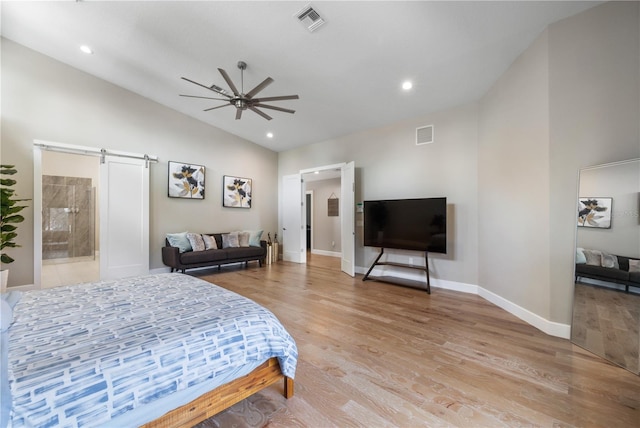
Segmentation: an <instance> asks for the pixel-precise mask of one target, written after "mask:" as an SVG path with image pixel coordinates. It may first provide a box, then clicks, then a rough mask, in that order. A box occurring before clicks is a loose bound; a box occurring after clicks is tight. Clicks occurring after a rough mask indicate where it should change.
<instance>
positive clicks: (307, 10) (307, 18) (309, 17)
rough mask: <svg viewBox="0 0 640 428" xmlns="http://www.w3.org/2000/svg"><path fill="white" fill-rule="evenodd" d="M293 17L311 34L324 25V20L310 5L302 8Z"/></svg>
mask: <svg viewBox="0 0 640 428" xmlns="http://www.w3.org/2000/svg"><path fill="white" fill-rule="evenodd" d="M295 16H296V18H298V20H299V21H300V22H302V24H303V25H304V26H305V27H307V30H309V32H311V33H313V32H314V31H315V30H317V29H318V28H319V27H320V26H321V25H322V24H324V19H322V17H321V16H320V14H319V13H318V12H317V11H316V10H315V9H314V8H313V7H311V5H307V6H305V7H304V8H302V9H301V10H300V11H299V12H298V13H296V15H295Z"/></svg>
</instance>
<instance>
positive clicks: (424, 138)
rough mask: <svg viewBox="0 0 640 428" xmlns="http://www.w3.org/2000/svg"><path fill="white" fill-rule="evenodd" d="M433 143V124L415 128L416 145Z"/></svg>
mask: <svg viewBox="0 0 640 428" xmlns="http://www.w3.org/2000/svg"><path fill="white" fill-rule="evenodd" d="M430 143H433V125H427V126H422V127H420V128H416V146H421V145H423V144H430Z"/></svg>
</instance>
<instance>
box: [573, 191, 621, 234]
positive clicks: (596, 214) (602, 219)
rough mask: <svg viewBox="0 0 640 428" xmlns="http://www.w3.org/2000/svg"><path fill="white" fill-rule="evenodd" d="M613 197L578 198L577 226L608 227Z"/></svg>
mask: <svg viewBox="0 0 640 428" xmlns="http://www.w3.org/2000/svg"><path fill="white" fill-rule="evenodd" d="M612 204H613V198H578V227H594V228H599V229H609V228H610V227H611V209H612Z"/></svg>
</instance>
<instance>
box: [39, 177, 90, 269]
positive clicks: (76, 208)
mask: <svg viewBox="0 0 640 428" xmlns="http://www.w3.org/2000/svg"><path fill="white" fill-rule="evenodd" d="M94 201H95V197H94V192H93V187H92V185H91V179H90V178H77V177H60V176H50V175H46V176H43V177H42V206H43V212H42V259H43V260H51V259H67V258H76V257H91V258H93V257H94V253H95V232H94V230H95V220H94V212H95V208H94V204H95V202H94Z"/></svg>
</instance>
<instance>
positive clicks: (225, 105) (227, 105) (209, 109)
mask: <svg viewBox="0 0 640 428" xmlns="http://www.w3.org/2000/svg"><path fill="white" fill-rule="evenodd" d="M230 105H233V104H222V105H221V106H217V107H210V108H206V109H204V110H202V111H211V110H215V109H217V108H222V107H229V106H230Z"/></svg>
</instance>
